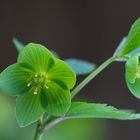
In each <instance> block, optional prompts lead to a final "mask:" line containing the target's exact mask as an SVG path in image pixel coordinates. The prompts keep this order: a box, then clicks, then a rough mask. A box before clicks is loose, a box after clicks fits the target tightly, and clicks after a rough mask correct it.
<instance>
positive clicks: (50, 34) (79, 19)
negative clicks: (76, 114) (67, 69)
mask: <svg viewBox="0 0 140 140" xmlns="http://www.w3.org/2000/svg"><path fill="white" fill-rule="evenodd" d="M139 5H140V1H139V0H123V1H122V0H106V1H103V0H102V1H101V0H38V1H37V0H36V1H35V0H28V1H26V0H20V1H19V0H13V1H10V0H9V1H8V0H1V1H0V70H1V71H2V70H3V69H4V68H6V67H7V66H8V65H10V64H12V63H14V62H16V58H17V55H18V54H17V51H16V50H15V48H14V47H13V44H12V39H13V37H17V38H18V39H19V40H20V41H22V42H23V43H25V44H26V43H28V42H35V43H41V44H43V45H45V46H47V47H48V48H49V49H52V50H55V51H56V52H58V54H59V55H60V56H61V58H62V59H66V58H71V57H74V58H80V59H86V60H88V61H91V62H94V63H96V64H97V65H100V64H101V63H102V62H103V61H105V60H106V59H107V58H109V57H110V56H111V55H112V53H113V52H114V50H115V48H116V47H117V45H118V44H119V42H120V40H121V39H122V37H123V36H126V35H127V33H128V31H129V28H130V26H131V24H132V23H133V22H134V21H135V20H136V19H137V18H138V17H139V16H140V8H139ZM83 78H84V76H82V77H79V78H78V82H79V81H80V80H82V79H83ZM78 99H80V100H83V101H89V102H99V103H107V104H110V105H113V106H116V107H117V108H121V109H124V108H125V109H134V110H136V111H137V112H140V100H138V99H136V98H135V97H134V96H133V95H132V94H130V92H129V91H128V89H127V87H126V84H125V80H124V64H123V63H113V64H112V65H111V66H110V67H108V68H107V69H105V70H104V71H103V72H102V73H101V74H100V75H99V76H97V77H96V78H95V79H94V80H93V81H92V82H91V83H90V84H89V85H88V86H87V87H85V88H84V89H83V90H82V92H81V94H79V95H78V96H77V97H76V99H75V100H78ZM14 106H15V99H14V98H11V97H7V96H6V95H3V94H2V93H0V140H19V139H20V140H32V139H33V135H34V132H35V125H32V126H30V127H27V128H24V129H23V128H22V129H21V128H19V127H18V125H17V123H16V120H15V116H14ZM139 130H140V120H137V121H117V120H104V119H96V120H95V119H94V120H93V119H88V120H86V119H84V120H83V119H82V120H72V121H66V122H63V123H61V124H59V125H57V126H56V127H54V128H52V129H50V131H49V132H48V135H47V134H46V135H44V140H45V139H48V140H66V139H67V140H125V139H127V140H132V139H134V140H139V139H140V134H139Z"/></svg>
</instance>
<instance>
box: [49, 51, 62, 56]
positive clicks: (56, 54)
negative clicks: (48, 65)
mask: <svg viewBox="0 0 140 140" xmlns="http://www.w3.org/2000/svg"><path fill="white" fill-rule="evenodd" d="M50 51H51V53H52V54H53V56H54V57H56V58H60V57H59V54H58V53H57V52H55V51H53V50H50Z"/></svg>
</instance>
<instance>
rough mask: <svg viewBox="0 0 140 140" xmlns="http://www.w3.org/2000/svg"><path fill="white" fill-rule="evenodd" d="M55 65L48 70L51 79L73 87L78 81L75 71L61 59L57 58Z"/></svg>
mask: <svg viewBox="0 0 140 140" xmlns="http://www.w3.org/2000/svg"><path fill="white" fill-rule="evenodd" d="M55 62H56V63H55V65H54V66H52V67H51V69H50V70H49V71H48V72H47V74H48V76H49V79H50V80H53V81H55V82H57V84H59V83H64V84H65V85H66V87H68V88H69V89H71V88H73V86H74V85H75V82H76V75H75V73H74V71H73V70H72V69H71V68H70V67H69V66H68V65H67V64H65V63H64V61H62V60H60V59H56V60H55Z"/></svg>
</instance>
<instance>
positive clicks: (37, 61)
mask: <svg viewBox="0 0 140 140" xmlns="http://www.w3.org/2000/svg"><path fill="white" fill-rule="evenodd" d="M18 63H24V64H27V65H29V66H30V67H31V68H32V69H33V70H35V71H47V70H48V69H49V68H51V66H52V65H53V64H54V57H53V55H52V54H51V53H50V51H49V50H48V49H47V48H45V47H44V46H42V45H40V44H34V43H29V44H28V45H26V46H25V48H23V49H22V51H21V52H20V54H19V57H18Z"/></svg>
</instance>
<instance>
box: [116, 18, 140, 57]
mask: <svg viewBox="0 0 140 140" xmlns="http://www.w3.org/2000/svg"><path fill="white" fill-rule="evenodd" d="M139 38H140V18H138V19H137V20H136V21H135V22H134V23H133V25H132V26H131V29H130V31H129V33H128V36H127V39H126V41H125V43H124V44H123V46H124V47H122V48H121V49H120V50H119V51H118V52H117V55H118V56H124V55H127V54H129V53H131V52H133V51H134V50H136V49H138V48H139V47H140V39H139Z"/></svg>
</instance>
